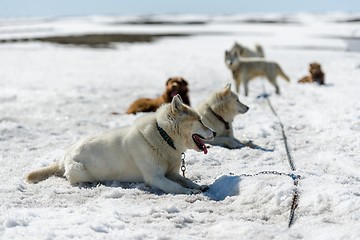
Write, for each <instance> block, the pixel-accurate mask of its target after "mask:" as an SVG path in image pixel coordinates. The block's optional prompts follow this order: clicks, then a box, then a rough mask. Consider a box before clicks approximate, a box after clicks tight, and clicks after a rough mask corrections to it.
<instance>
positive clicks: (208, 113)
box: [196, 84, 249, 149]
mask: <svg viewBox="0 0 360 240" xmlns="http://www.w3.org/2000/svg"><path fill="white" fill-rule="evenodd" d="M196 110H197V111H198V112H199V113H200V115H201V116H202V119H203V121H204V123H205V124H206V125H207V126H209V127H210V128H211V129H213V130H214V131H215V132H216V137H215V138H214V140H212V141H206V142H207V143H209V144H212V145H218V146H222V147H226V148H230V149H235V148H241V147H243V146H244V144H242V143H240V141H239V140H237V139H236V138H235V137H234V132H233V128H232V122H233V121H234V118H235V116H236V115H237V114H239V113H246V112H247V111H248V110H249V107H248V106H246V105H245V104H243V103H241V102H240V101H239V98H238V96H237V94H236V93H234V92H232V91H231V84H228V85H226V87H225V89H223V90H220V91H217V92H215V93H213V94H212V95H210V96H209V97H208V98H207V99H206V100H205V101H204V102H203V103H201V104H200V105H199V106H197V107H196Z"/></svg>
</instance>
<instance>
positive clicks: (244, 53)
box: [230, 42, 265, 58]
mask: <svg viewBox="0 0 360 240" xmlns="http://www.w3.org/2000/svg"><path fill="white" fill-rule="evenodd" d="M255 48H256V51H253V50H250V49H249V48H247V47H245V46H243V45H241V44H239V43H238V42H235V43H234V46H233V47H232V48H231V50H230V53H231V54H234V53H237V54H238V55H239V56H241V57H262V58H263V57H265V54H264V50H263V48H262V47H261V46H260V45H259V44H256V45H255Z"/></svg>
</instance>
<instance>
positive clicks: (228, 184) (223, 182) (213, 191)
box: [204, 175, 240, 201]
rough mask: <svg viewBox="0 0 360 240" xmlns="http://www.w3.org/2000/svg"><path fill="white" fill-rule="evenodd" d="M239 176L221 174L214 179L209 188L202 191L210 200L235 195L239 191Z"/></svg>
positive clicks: (220, 199) (218, 199)
mask: <svg viewBox="0 0 360 240" xmlns="http://www.w3.org/2000/svg"><path fill="white" fill-rule="evenodd" d="M239 184H240V176H234V175H232V176H228V175H225V176H221V177H220V178H218V179H216V180H215V182H214V183H213V184H211V185H210V186H209V189H208V190H207V191H206V192H205V193H204V195H206V196H208V197H209V198H210V199H211V200H214V201H222V200H224V199H225V198H226V197H231V196H236V195H239V193H240V188H239Z"/></svg>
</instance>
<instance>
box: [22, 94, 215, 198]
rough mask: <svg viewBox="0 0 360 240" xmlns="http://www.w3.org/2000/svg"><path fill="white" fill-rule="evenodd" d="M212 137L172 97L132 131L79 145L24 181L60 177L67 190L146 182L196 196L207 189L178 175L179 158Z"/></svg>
mask: <svg viewBox="0 0 360 240" xmlns="http://www.w3.org/2000/svg"><path fill="white" fill-rule="evenodd" d="M214 134H215V133H214V132H213V131H212V130H210V129H209V128H208V127H207V126H205V125H204V124H203V123H202V121H201V117H200V115H199V114H198V113H197V112H196V111H194V110H193V109H191V108H190V107H188V106H186V105H185V104H183V103H182V100H181V98H180V97H179V96H178V95H177V96H175V97H174V98H173V100H172V102H171V103H168V104H164V105H162V106H161V107H160V108H159V109H158V111H157V112H156V113H154V114H148V115H145V116H144V117H142V118H140V119H138V120H137V121H136V122H135V123H134V124H133V125H132V126H128V127H123V128H119V129H116V130H111V131H109V132H106V133H104V134H101V135H97V136H91V137H86V138H84V139H82V140H80V141H78V142H77V143H75V144H74V145H72V146H71V147H70V148H69V149H68V150H67V151H66V153H65V157H64V158H63V159H62V160H60V161H59V162H57V163H54V164H52V165H50V166H47V167H44V168H42V169H39V170H36V171H33V172H31V173H29V174H28V175H27V177H26V178H27V181H28V182H31V183H36V182H39V181H41V180H44V179H46V178H48V177H50V176H52V175H57V176H65V177H66V178H67V179H68V180H69V181H70V183H71V184H72V185H75V184H78V183H84V182H98V181H105V180H118V181H122V182H145V183H146V184H148V185H149V186H153V187H157V188H160V189H161V190H163V191H164V192H166V193H182V194H193V193H199V192H201V191H202V190H204V189H206V188H207V186H199V185H197V184H196V183H194V182H192V181H191V180H190V179H187V178H185V177H182V176H181V175H180V174H179V169H180V165H181V155H182V153H183V152H185V151H186V149H195V150H196V151H203V152H204V153H205V154H206V153H207V149H206V146H205V144H204V142H203V140H211V139H213V137H214Z"/></svg>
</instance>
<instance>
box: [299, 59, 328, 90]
mask: <svg viewBox="0 0 360 240" xmlns="http://www.w3.org/2000/svg"><path fill="white" fill-rule="evenodd" d="M309 73H310V74H309V75H308V76H305V77H303V78H301V79H300V80H299V81H298V82H299V83H308V82H317V83H318V84H320V85H323V84H325V74H324V72H323V71H322V70H321V65H320V64H319V63H316V62H314V63H310V67H309Z"/></svg>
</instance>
